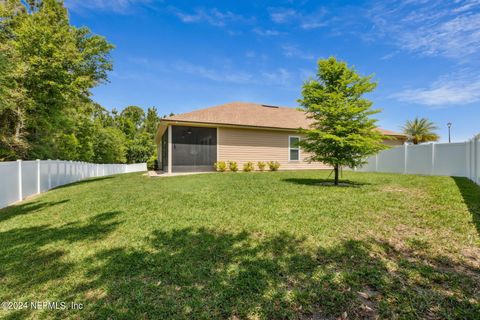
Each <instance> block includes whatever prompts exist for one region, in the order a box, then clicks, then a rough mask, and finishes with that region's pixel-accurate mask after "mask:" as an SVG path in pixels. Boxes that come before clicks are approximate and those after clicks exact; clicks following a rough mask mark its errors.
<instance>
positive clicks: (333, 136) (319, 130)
mask: <svg viewBox="0 0 480 320" xmlns="http://www.w3.org/2000/svg"><path fill="white" fill-rule="evenodd" d="M375 87H376V83H375V82H373V81H372V76H367V77H362V76H360V75H359V74H358V73H357V72H356V71H355V70H354V69H353V68H351V67H349V66H347V64H346V63H345V62H342V61H337V59H335V58H334V57H330V58H328V59H325V60H319V62H318V71H317V78H316V79H310V80H308V81H306V82H305V83H304V85H303V90H302V95H303V98H302V99H299V100H298V102H299V103H300V105H301V106H302V107H303V110H304V111H305V113H306V114H307V116H308V117H309V118H311V119H313V124H312V126H311V128H309V129H300V130H299V131H300V133H301V134H303V135H304V138H303V139H301V140H300V146H301V147H302V148H303V149H304V150H305V151H307V152H308V153H310V154H311V156H310V158H309V160H310V161H320V162H323V163H325V164H328V165H331V166H333V167H334V169H335V184H338V169H339V167H340V166H347V167H350V168H353V167H356V166H359V165H362V164H364V163H365V161H366V158H367V157H368V156H370V155H373V154H376V153H377V152H379V151H380V150H383V149H386V148H387V146H385V145H384V144H382V141H383V139H384V136H383V135H382V134H381V133H380V131H379V130H377V126H376V122H377V120H375V119H372V118H371V117H370V116H372V115H374V114H376V113H378V112H379V110H373V109H371V106H372V102H371V101H369V100H367V99H365V98H363V95H364V94H365V93H368V92H372V91H373V90H374V89H375Z"/></svg>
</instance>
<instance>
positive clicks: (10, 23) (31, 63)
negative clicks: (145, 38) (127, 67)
mask: <svg viewBox="0 0 480 320" xmlns="http://www.w3.org/2000/svg"><path fill="white" fill-rule="evenodd" d="M0 24H1V25H0V40H1V41H0V56H1V58H0V72H1V75H0V79H2V80H0V81H6V82H7V83H8V86H7V87H3V91H2V93H1V94H2V106H1V107H0V119H1V120H0V132H1V141H0V155H1V157H6V158H8V159H15V158H24V159H32V158H50V157H53V156H56V155H60V156H62V157H66V158H69V157H76V158H79V159H81V158H90V157H91V156H92V155H91V148H87V149H88V150H85V151H86V152H90V154H89V155H87V156H85V155H83V154H80V152H83V150H82V148H79V147H78V146H76V144H77V142H78V143H80V144H81V142H82V141H81V140H82V138H80V137H79V135H81V133H79V132H78V131H77V130H78V127H77V125H76V121H74V120H77V118H78V117H80V116H84V117H90V116H91V105H92V102H91V101H90V95H91V93H90V89H91V88H93V87H95V86H96V85H98V84H99V83H102V82H104V81H106V80H107V71H109V70H111V69H112V65H111V61H110V58H109V52H110V50H111V49H112V48H113V46H112V45H111V44H109V43H108V42H107V41H106V40H105V39H104V38H103V37H100V36H97V35H93V34H91V33H90V31H89V30H88V29H87V28H76V27H74V26H72V25H70V22H69V19H68V15H67V11H66V9H65V8H64V6H63V3H62V2H61V1H56V0H43V1H19V0H18V1H16V0H9V1H2V2H0ZM2 60H6V63H7V65H8V68H3V67H2V66H1V65H2V64H4V63H5V61H3V62H1V61H2ZM72 119H73V120H72ZM64 143H67V144H68V145H67V146H64V145H62V144H64ZM90 146H91V144H90Z"/></svg>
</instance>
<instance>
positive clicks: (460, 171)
mask: <svg viewBox="0 0 480 320" xmlns="http://www.w3.org/2000/svg"><path fill="white" fill-rule="evenodd" d="M356 171H369V172H393V173H412V174H425V175H437V176H456V177H467V178H469V179H470V180H472V181H474V182H475V183H477V184H480V135H479V136H476V137H475V138H473V139H471V140H469V141H466V142H459V143H429V144H420V145H406V144H405V145H403V146H401V147H396V148H392V149H389V150H384V151H381V152H380V153H378V154H377V155H375V156H372V157H370V158H369V159H368V163H367V164H365V165H364V166H363V167H361V168H356Z"/></svg>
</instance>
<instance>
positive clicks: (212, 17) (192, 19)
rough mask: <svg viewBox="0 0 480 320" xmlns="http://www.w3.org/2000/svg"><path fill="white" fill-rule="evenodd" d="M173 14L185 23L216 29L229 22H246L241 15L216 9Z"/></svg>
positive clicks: (176, 10) (175, 12) (175, 10)
mask: <svg viewBox="0 0 480 320" xmlns="http://www.w3.org/2000/svg"><path fill="white" fill-rule="evenodd" d="M173 13H174V14H175V15H176V16H177V17H178V18H179V19H180V20H181V21H182V22H185V23H198V22H206V23H208V24H211V25H212V26H216V27H223V26H225V25H227V24H228V23H230V22H235V21H247V20H248V19H246V18H244V17H243V16H241V15H238V14H235V13H233V12H231V11H225V12H222V11H220V10H218V9H217V8H213V9H208V10H206V9H196V10H195V11H194V12H193V13H186V12H182V11H180V10H178V9H173Z"/></svg>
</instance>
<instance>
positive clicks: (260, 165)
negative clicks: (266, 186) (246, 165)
mask: <svg viewBox="0 0 480 320" xmlns="http://www.w3.org/2000/svg"><path fill="white" fill-rule="evenodd" d="M266 165H267V164H266V163H265V162H263V161H258V162H257V167H258V170H260V171H263V170H265V167H266Z"/></svg>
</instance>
